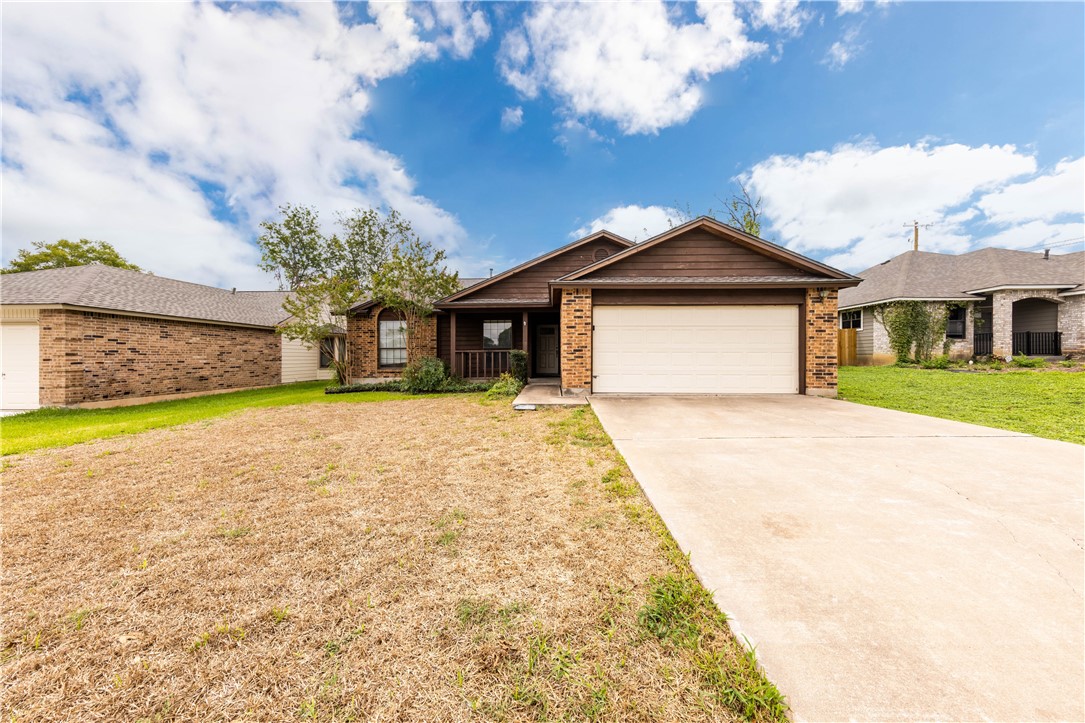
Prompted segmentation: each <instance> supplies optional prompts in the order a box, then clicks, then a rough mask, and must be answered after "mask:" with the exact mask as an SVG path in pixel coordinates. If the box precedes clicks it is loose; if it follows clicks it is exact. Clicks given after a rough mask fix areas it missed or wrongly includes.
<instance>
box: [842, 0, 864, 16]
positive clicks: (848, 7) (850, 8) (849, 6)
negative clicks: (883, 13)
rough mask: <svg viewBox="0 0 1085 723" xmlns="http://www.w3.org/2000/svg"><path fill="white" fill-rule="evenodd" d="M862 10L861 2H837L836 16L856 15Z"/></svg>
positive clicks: (845, 0) (854, 0)
mask: <svg viewBox="0 0 1085 723" xmlns="http://www.w3.org/2000/svg"><path fill="white" fill-rule="evenodd" d="M862 9H863V0H837V3H836V14H837V15H847V14H848V13H857V12H860V11H861V10H862Z"/></svg>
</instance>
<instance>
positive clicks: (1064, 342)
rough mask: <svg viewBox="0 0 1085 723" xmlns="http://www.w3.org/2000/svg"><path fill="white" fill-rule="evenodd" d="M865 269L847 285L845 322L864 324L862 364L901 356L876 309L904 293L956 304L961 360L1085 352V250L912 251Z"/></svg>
mask: <svg viewBox="0 0 1085 723" xmlns="http://www.w3.org/2000/svg"><path fill="white" fill-rule="evenodd" d="M859 276H860V277H861V278H862V280H863V282H862V283H861V284H859V285H858V286H855V287H853V288H849V289H844V290H843V291H841V292H840V327H841V328H842V329H855V330H856V350H855V351H856V357H857V361H858V363H859V364H892V363H893V362H895V361H896V356H895V355H894V354H893V350H892V349H891V348H890V346H889V335H888V334H887V333H886V330H885V327H884V326H882V324H881V323H879V322H878V321H877V320H876V319H875V318H874V314H873V309H874V308H875V307H877V306H879V305H881V304H886V303H889V302H892V301H901V300H915V301H924V302H927V303H929V304H931V305H935V306H948V320H947V322H946V335H945V341H946V345H947V347H948V353H949V355H950V356H951V357H953V358H955V359H967V358H970V357H972V356H986V355H991V354H993V355H995V356H999V357H1005V356H1008V355H1010V354H1026V355H1032V356H1061V355H1067V354H1081V353H1085V252H1083V251H1078V252H1076V253H1070V254H1049V253H1047V252H1043V253H1029V252H1025V251H1013V250H1010V249H996V248H986V249H980V250H978V251H972V252H969V253H966V254H960V255H953V254H939V253H931V252H927V251H908V252H906V253H903V254H901V255H899V256H896V257H894V258H892V259H890V260H888V261H886V262H884V263H881V264H878V265H877V266H874V267H871V268H869V269H867V270H866V271H863V272H861V273H860V274H859Z"/></svg>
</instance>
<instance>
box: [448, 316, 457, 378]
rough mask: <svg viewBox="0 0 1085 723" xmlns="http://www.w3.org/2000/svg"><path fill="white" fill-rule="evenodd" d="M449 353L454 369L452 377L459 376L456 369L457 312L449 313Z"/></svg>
mask: <svg viewBox="0 0 1085 723" xmlns="http://www.w3.org/2000/svg"><path fill="white" fill-rule="evenodd" d="M448 314H449V316H448V334H449V342H448V353H449V356H450V357H451V358H450V359H449V362H450V366H451V368H452V376H454V377H456V376H459V370H458V369H457V368H456V312H455V311H450V312H448Z"/></svg>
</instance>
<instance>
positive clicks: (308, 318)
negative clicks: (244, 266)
mask: <svg viewBox="0 0 1085 723" xmlns="http://www.w3.org/2000/svg"><path fill="white" fill-rule="evenodd" d="M335 225H336V226H337V227H338V231H339V232H338V233H333V234H330V235H329V234H327V233H325V232H324V230H323V229H322V227H321V224H320V218H319V214H318V213H317V211H316V210H315V209H313V208H310V207H306V206H296V205H293V204H286V205H284V206H280V207H279V218H277V219H274V220H268V221H264V222H263V223H262V224H260V226H261V228H262V229H263V233H262V234H261V235H260V237H259V239H258V241H257V242H258V244H259V247H260V251H261V261H260V268H261V269H263V270H264V271H270V272H272V273H274V274H275V276H276V278H277V279H278V280H279V288H281V289H290V290H291V291H293V294H291V296H290V297H289V298H288V299H287V301H286V302H284V304H283V309H284V311H286V313H287V314H289V315H290V318H289V319H288V320H287V321H286V322H284V323H283V324H281V325H280V327H279V331H280V333H281V334H282V335H283V336H285V337H286V338H288V339H297V340H301V341H303V342H305V343H307V344H310V345H313V346H316V345H320V346H321V347H322V348H324V350H325V353H326V354H327V355H328V356H333V350H334V344H333V343H332V340H331V339H330V335H332V334H333V333H334V331H335V327H343V326H345V325H346V318H345V315H346V312H347V310H349V309H350V307H352V306H354V305H355V304H357V303H359V302H361V301H364V300H366V299H368V298H376V299H378V300H379V301H380V302H381V303H382V304H383V305H385V306H388V307H390V308H393V309H397V310H399V311H400V312H401V313H403V314H404V318H405V319H406V320H407V322H408V323H407V324H406V326H407V336H408V347H410V346H411V341H412V340H411V332H412V331H413V330H414V328H415V326H416V325H415V324H413V323H411V321H412V320H414V321H418V320H420V319H421V318H422V317H423V316H427V315H429V314H431V313H433V306H432V304H433V302H434V301H436V300H437V299H439V298H441V297H443V296H447V295H448V294H451V293H452V292H453V291H456V290H457V288H458V287H459V279H458V277H457V275H456V274H454V273H449V272H448V271H447V270H446V269H445V268H444V265H443V261H444V258H445V255H444V252H443V251H440V250H436V249H434V248H433V246H432V245H430V244H429V243H427V242H425V241H422V240H421V239H419V238H418V236H417V235H416V234H415V233H414V231H413V230H412V229H411V224H410V222H408V221H407V220H406V219H405V218H403V217H402V216H400V215H399V213H397V212H396V211H395V210H393V209H389V210H388V211H387V212H386V213H384V214H381V213H380V212H379V211H377V210H376V209H372V208H369V209H355V210H354V211H352V212H350V213H347V214H340V215H339V216H338V217H337V218H336V223H335ZM335 370H336V374H337V376H338V377H339V378H340V381H341V382H344V383H345V382H347V381H349V380H347V376H348V375H347V363H346V360H345V359H339V360H337V361H336V363H335Z"/></svg>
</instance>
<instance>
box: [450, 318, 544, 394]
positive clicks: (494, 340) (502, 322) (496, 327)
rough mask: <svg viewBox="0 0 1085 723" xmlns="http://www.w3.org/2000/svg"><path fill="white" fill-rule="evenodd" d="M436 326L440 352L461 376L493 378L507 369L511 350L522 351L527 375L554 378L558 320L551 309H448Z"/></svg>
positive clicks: (456, 373)
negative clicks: (441, 322)
mask: <svg viewBox="0 0 1085 723" xmlns="http://www.w3.org/2000/svg"><path fill="white" fill-rule="evenodd" d="M446 318H447V324H441V325H440V328H439V329H438V335H439V339H438V342H439V346H440V347H442V348H441V349H440V351H441V352H442V354H441V356H443V357H445V358H446V359H447V361H448V362H449V367H450V370H451V373H452V374H453V375H454V376H458V377H461V378H463V379H474V380H481V379H494V378H496V377H499V376H501V375H502V374H504V373H506V372H510V371H511V370H512V364H511V355H512V352H513V350H521V351H523V352H524V353H525V354H527V363H528V376H529V377H540V378H547V379H554V380H557V379H558V378H559V376H560V374H561V364H560V359H559V357H560V354H559V351H560V348H561V344H560V338H561V333H560V325H559V323H558V321H559V319H558V312H557V309H554V308H542V309H532V310H525V309H517V308H515V307H512V308H509V307H505V308H492V309H487V310H485V311H473V310H472V311H469V312H468V311H460V310H449V311H448V313H447V315H446Z"/></svg>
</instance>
